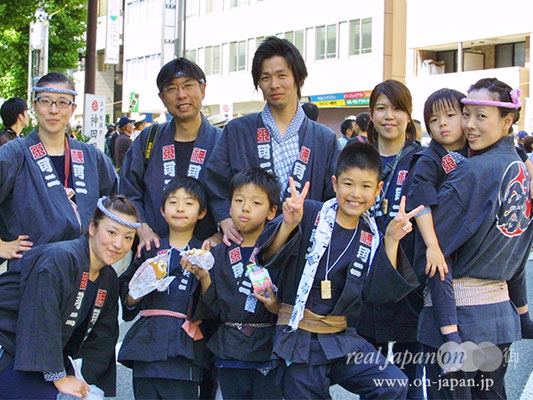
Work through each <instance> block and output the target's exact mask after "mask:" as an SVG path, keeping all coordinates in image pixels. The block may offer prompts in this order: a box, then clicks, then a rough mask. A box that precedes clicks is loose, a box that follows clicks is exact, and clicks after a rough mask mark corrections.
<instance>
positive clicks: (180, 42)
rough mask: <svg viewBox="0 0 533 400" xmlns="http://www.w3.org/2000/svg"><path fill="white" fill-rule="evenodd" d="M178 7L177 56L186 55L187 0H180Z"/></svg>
mask: <svg viewBox="0 0 533 400" xmlns="http://www.w3.org/2000/svg"><path fill="white" fill-rule="evenodd" d="M177 5H178V9H177V10H176V11H177V13H176V16H177V18H178V23H177V27H176V28H177V29H176V36H177V37H176V56H177V57H185V30H186V26H185V25H186V16H185V15H186V12H187V0H178V2H177Z"/></svg>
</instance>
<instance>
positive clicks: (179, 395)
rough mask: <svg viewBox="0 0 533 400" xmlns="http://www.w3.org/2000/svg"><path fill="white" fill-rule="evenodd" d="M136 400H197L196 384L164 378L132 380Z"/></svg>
mask: <svg viewBox="0 0 533 400" xmlns="http://www.w3.org/2000/svg"><path fill="white" fill-rule="evenodd" d="M133 394H134V396H135V399H136V400H156V399H169V400H171V399H194V400H197V399H198V382H194V381H184V380H179V379H164V378H133Z"/></svg>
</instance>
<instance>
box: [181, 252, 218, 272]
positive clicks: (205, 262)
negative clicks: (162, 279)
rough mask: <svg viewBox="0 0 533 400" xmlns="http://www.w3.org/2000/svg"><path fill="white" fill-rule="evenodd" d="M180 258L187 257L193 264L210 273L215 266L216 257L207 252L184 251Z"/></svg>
mask: <svg viewBox="0 0 533 400" xmlns="http://www.w3.org/2000/svg"><path fill="white" fill-rule="evenodd" d="M180 256H182V257H187V258H188V259H189V261H190V263H191V264H194V265H198V266H199V267H200V268H202V269H205V270H206V271H209V270H210V269H211V268H213V265H215V257H213V254H211V252H209V251H207V250H202V249H190V250H182V251H181V252H180Z"/></svg>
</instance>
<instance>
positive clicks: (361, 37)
mask: <svg viewBox="0 0 533 400" xmlns="http://www.w3.org/2000/svg"><path fill="white" fill-rule="evenodd" d="M371 52H372V18H364V19H354V20H351V21H350V55H351V56H355V55H357V54H366V53H371Z"/></svg>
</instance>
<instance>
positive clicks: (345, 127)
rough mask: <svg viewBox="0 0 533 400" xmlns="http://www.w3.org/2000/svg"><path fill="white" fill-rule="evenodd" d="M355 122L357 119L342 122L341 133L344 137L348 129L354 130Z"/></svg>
mask: <svg viewBox="0 0 533 400" xmlns="http://www.w3.org/2000/svg"><path fill="white" fill-rule="evenodd" d="M354 122H355V119H351V118H348V119H345V120H344V121H342V124H341V133H342V134H343V135H346V131H347V130H348V129H354V126H353V124H354Z"/></svg>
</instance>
